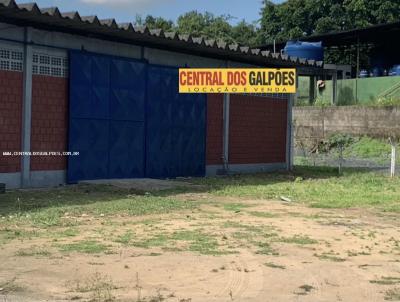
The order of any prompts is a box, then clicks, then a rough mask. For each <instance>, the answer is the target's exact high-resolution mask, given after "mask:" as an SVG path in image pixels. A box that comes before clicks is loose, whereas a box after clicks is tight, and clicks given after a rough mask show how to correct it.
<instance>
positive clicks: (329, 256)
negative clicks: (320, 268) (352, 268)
mask: <svg viewBox="0 0 400 302" xmlns="http://www.w3.org/2000/svg"><path fill="white" fill-rule="evenodd" d="M314 256H315V257H317V258H319V259H320V260H328V261H333V262H344V261H346V259H345V258H341V257H338V256H336V255H332V254H329V253H322V254H320V255H319V254H314Z"/></svg>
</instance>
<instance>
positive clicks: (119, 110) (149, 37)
mask: <svg viewBox="0 0 400 302" xmlns="http://www.w3.org/2000/svg"><path fill="white" fill-rule="evenodd" d="M321 65H322V63H321V62H314V61H307V60H304V59H298V58H293V57H292V58H289V57H287V56H282V55H280V54H270V53H269V52H268V51H261V50H259V49H250V48H249V47H244V46H238V45H227V44H226V43H223V42H219V41H213V40H205V39H202V38H196V37H191V36H189V35H178V34H176V33H173V32H172V33H164V32H162V31H161V30H148V29H147V28H145V27H144V28H143V27H135V26H133V25H132V24H117V23H116V22H115V20H112V19H111V20H99V19H98V18H97V17H96V16H93V17H81V16H80V15H79V14H78V13H77V12H73V13H60V11H59V10H58V9H57V8H39V7H38V6H37V5H36V4H26V5H25V4H16V3H15V2H14V1H13V0H6V1H4V0H1V1H0V151H1V153H0V183H6V185H7V187H8V188H19V187H40V186H53V185H59V184H64V183H76V182H78V181H80V180H91V179H110V178H143V177H149V178H173V177H178V176H205V175H215V174H217V173H224V172H228V171H229V172H256V171H270V170H276V169H288V168H290V165H291V163H290V161H291V160H290V158H291V154H290V153H291V106H292V101H291V98H292V97H291V96H290V95H284V94H281V95H278V94H277V95H272V94H271V95H257V96H255V95H235V94H230V95H222V94H210V95H205V94H179V93H178V68H179V67H225V68H226V67H255V66H257V67H297V68H298V70H300V69H301V70H304V71H307V72H314V71H318V70H320V69H321ZM66 151H68V152H71V155H69V156H64V154H63V153H62V152H66ZM14 152H23V153H21V154H18V153H14ZM24 152H32V154H29V153H24ZM45 152H52V153H45ZM74 152H76V154H75V153H74ZM77 153H79V155H77Z"/></svg>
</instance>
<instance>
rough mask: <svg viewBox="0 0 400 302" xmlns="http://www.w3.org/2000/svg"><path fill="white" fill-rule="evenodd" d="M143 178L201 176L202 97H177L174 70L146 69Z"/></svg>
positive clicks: (177, 91)
mask: <svg viewBox="0 0 400 302" xmlns="http://www.w3.org/2000/svg"><path fill="white" fill-rule="evenodd" d="M147 97H148V99H147V115H146V122H147V129H146V176H147V177H155V178H163V177H178V176H204V174H205V144H206V138H205V137H206V133H205V131H206V96H205V95H201V94H179V89H178V69H176V68H170V67H162V66H151V65H150V66H149V68H148V86H147Z"/></svg>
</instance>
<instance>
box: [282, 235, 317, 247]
mask: <svg viewBox="0 0 400 302" xmlns="http://www.w3.org/2000/svg"><path fill="white" fill-rule="evenodd" d="M276 241H278V242H284V243H293V244H299V245H305V244H316V243H318V240H315V239H312V238H310V237H308V236H303V235H294V236H293V237H280V238H278V239H276Z"/></svg>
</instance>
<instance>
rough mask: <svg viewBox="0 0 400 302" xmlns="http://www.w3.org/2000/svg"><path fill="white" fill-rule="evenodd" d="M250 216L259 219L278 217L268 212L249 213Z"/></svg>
mask: <svg viewBox="0 0 400 302" xmlns="http://www.w3.org/2000/svg"><path fill="white" fill-rule="evenodd" d="M249 214H250V215H252V216H256V217H261V218H276V217H279V215H278V214H275V213H270V212H249Z"/></svg>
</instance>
